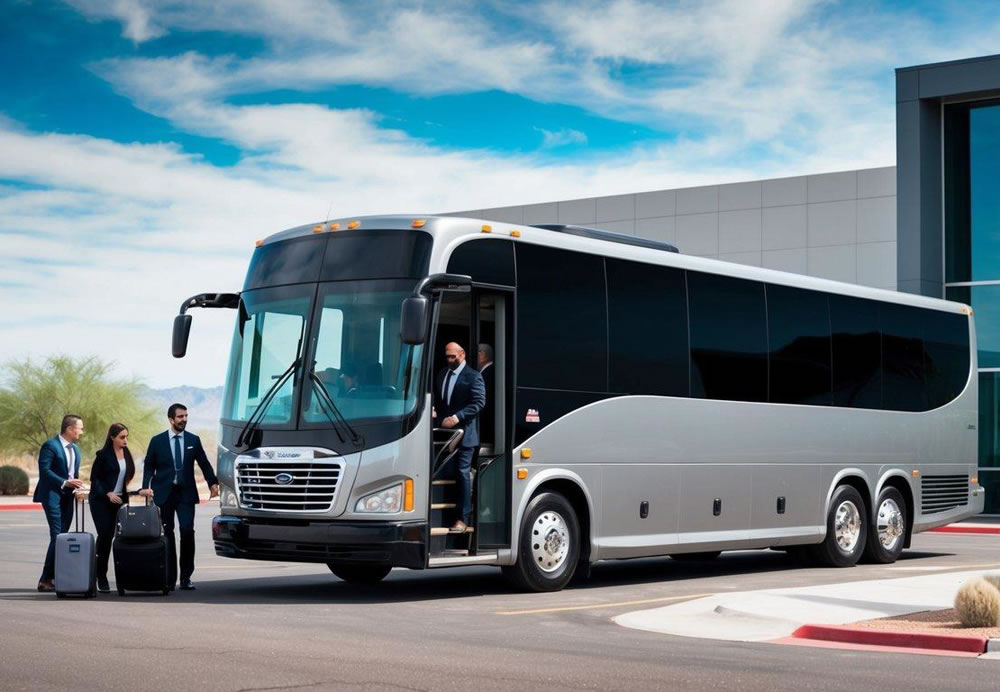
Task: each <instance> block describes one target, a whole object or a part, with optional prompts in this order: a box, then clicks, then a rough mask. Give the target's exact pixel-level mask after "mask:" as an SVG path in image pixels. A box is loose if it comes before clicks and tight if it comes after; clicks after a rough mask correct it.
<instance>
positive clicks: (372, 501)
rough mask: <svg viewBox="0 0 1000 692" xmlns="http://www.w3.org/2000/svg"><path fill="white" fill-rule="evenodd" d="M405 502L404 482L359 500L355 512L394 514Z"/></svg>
mask: <svg viewBox="0 0 1000 692" xmlns="http://www.w3.org/2000/svg"><path fill="white" fill-rule="evenodd" d="M402 503H403V484H402V483H398V484H396V485H394V486H392V487H391V488H386V489H385V490H381V491H379V492H377V493H372V494H371V495H365V496H364V497H363V498H361V499H360V500H358V504H357V505H356V506H355V507H354V511H355V512H368V513H380V514H392V513H395V512H398V511H399V510H400V507H401V506H402Z"/></svg>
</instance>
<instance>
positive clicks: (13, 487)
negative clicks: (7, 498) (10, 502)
mask: <svg viewBox="0 0 1000 692" xmlns="http://www.w3.org/2000/svg"><path fill="white" fill-rule="evenodd" d="M27 494H28V474H27V473H25V472H24V469H20V468H18V467H16V466H0V495H27Z"/></svg>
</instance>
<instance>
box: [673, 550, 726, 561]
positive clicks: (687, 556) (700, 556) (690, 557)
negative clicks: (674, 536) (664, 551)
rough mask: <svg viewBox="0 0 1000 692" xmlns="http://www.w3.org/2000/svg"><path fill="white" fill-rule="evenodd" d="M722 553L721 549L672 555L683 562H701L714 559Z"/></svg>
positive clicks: (674, 558)
mask: <svg viewBox="0 0 1000 692" xmlns="http://www.w3.org/2000/svg"><path fill="white" fill-rule="evenodd" d="M720 555H722V551H721V550H709V551H706V552H704V553H673V554H671V555H670V557H671V559H673V560H680V561H681V562H699V561H701V560H714V559H715V558H717V557H719V556H720Z"/></svg>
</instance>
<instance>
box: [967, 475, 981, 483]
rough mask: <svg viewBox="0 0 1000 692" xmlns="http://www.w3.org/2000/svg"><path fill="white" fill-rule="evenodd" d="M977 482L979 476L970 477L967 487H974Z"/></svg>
mask: <svg viewBox="0 0 1000 692" xmlns="http://www.w3.org/2000/svg"><path fill="white" fill-rule="evenodd" d="M978 482H979V476H971V477H970V478H969V485H975V484H976V483H978Z"/></svg>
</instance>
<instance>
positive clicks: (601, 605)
mask: <svg viewBox="0 0 1000 692" xmlns="http://www.w3.org/2000/svg"><path fill="white" fill-rule="evenodd" d="M714 595H715V594H710V593H695V594H690V595H688V596H664V597H663V598H644V599H642V600H640V601H617V602H612V603H596V604H593V605H582V606H563V607H559V608H534V609H532V610H498V611H496V612H495V613H493V614H494V615H538V614H541V613H566V612H569V611H572V610H599V609H601V608H624V607H625V606H634V605H645V604H647V603H666V602H667V601H684V600H693V599H695V598H705V597H706V596H714Z"/></svg>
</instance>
